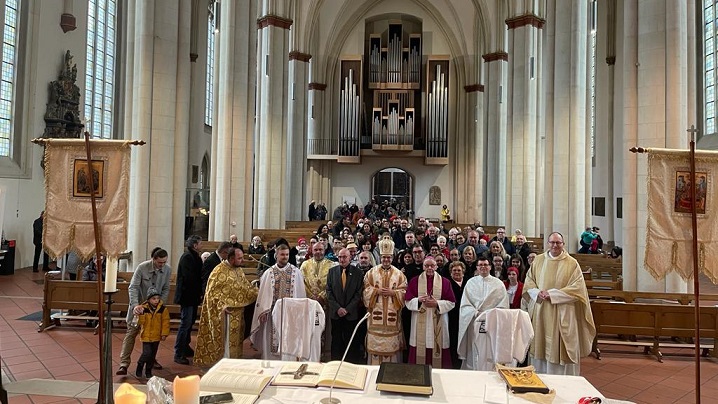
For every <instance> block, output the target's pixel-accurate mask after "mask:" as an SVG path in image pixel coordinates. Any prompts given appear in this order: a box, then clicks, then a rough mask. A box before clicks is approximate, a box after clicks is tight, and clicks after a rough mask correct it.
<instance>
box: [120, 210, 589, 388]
mask: <svg viewBox="0 0 718 404" xmlns="http://www.w3.org/2000/svg"><path fill="white" fill-rule="evenodd" d="M380 211H381V209H380ZM335 213H341V215H336V217H332V219H333V220H331V221H328V222H321V224H320V225H319V226H318V227H317V231H316V233H315V234H312V235H311V237H309V239H308V240H307V239H305V238H300V239H299V240H298V242H297V244H296V245H294V246H290V243H289V242H287V240H285V239H282V238H280V239H277V240H273V241H271V242H269V243H268V244H267V246H266V247H265V246H263V243H262V241H261V240H260V239H258V238H257V237H254V238H253V239H252V246H250V251H255V252H254V253H256V254H263V255H262V256H261V259H259V263H258V267H257V273H258V276H259V282H258V285H257V284H252V283H250V282H249V281H248V280H247V278H246V277H245V275H244V271H243V270H242V266H243V264H244V248H243V246H241V245H239V244H238V243H237V242H236V240H232V241H229V242H224V243H221V244H220V245H219V247H218V249H217V250H216V251H214V252H212V253H209V254H206V253H205V255H204V257H203V256H202V255H201V254H200V244H201V240H200V239H199V238H198V237H195V236H192V237H190V238H189V239H188V240H187V243H186V252H185V253H184V254H183V255H182V257H181V258H180V260H179V265H178V271H177V291H176V295H175V299H174V303H175V304H178V305H180V307H181V320H180V327H179V331H178V334H177V339H176V343H175V358H174V361H175V362H177V363H180V364H189V363H190V361H189V358H193V362H194V364H195V365H199V366H204V367H209V366H211V365H213V364H214V363H216V362H217V361H218V360H219V359H221V358H222V357H223V356H224V355H225V350H226V349H228V350H229V351H228V353H229V355H230V357H241V356H242V353H243V352H242V344H243V341H244V339H245V338H247V337H249V338H250V340H251V342H252V344H253V346H254V347H255V348H256V349H258V350H259V351H260V352H261V355H262V358H263V359H279V360H296V359H300V360H317V361H318V360H322V361H326V360H330V359H331V360H338V359H341V358H342V356H343V354H344V351H345V350H347V352H348V354H347V359H348V360H349V361H350V362H355V363H369V364H380V363H382V362H386V361H392V362H402V361H403V362H409V363H426V364H431V365H433V366H434V367H440V368H457V369H458V368H463V369H477V370H483V369H491V368H493V365H494V362H493V359H492V357H491V353H490V350H487V346H489V344H488V343H487V342H486V341H484V342H481V341H482V339H485V338H487V337H486V334H485V331H483V330H482V328H481V327H483V325H481V326H479V324H483V320H481V321H479V320H477V319H480V318H483V317H481V316H482V313H486V312H488V311H489V310H490V309H493V308H504V309H514V310H516V311H517V312H518V311H520V310H523V311H527V312H528V313H529V315H530V317H531V323H532V326H533V331H534V333H535V338H534V340H533V343H532V344H531V347H530V351H529V353H530V358H531V359H530V363H531V364H533V365H534V366H536V367H537V368H538V369H539V371H541V372H548V373H558V374H578V371H579V363H580V358H581V357H582V356H586V355H588V354H589V353H590V350H591V344H592V341H593V336H594V334H595V328H594V326H593V320H592V316H591V313H590V306H589V302H588V295H587V291H586V287H585V283H584V281H583V276H582V273H581V269H580V267H579V265H578V263H577V262H576V260H575V259H574V258H572V257H571V256H570V255H569V254H568V252H567V251H566V250H565V249H564V244H563V236H562V235H561V234H559V233H552V234H551V235H550V236H549V247H550V248H549V249H548V250H547V251H546V252H544V253H540V254H537V252H534V251H532V250H531V248H530V246H529V245H528V244H527V242H526V237H525V236H524V235H523V234H522V232H521V231H520V230H517V231H515V232H514V236H513V237H509V236H507V235H506V231H505V229H503V228H499V229H498V230H497V232H496V234H495V235H494V236H493V237H492V236H490V235H488V234H486V233H485V232H484V231H483V229H482V227H481V226H480V225H479V224H476V225H475V226H470V227H468V228H465V229H461V228H448V229H447V228H445V227H444V226H443V223H442V222H439V223H438V224H432V223H431V222H429V221H427V220H425V219H421V218H420V219H418V220H417V221H416V222H413V223H412V222H410V221H409V220H408V219H407V218H401V217H399V216H396V215H392V216H389V217H386V218H381V219H378V218H377V219H372V218H369V217H359V218H356V217H355V216H354V214H355V213H356V212H354V213H352V209H351V207H349V206H341V207H339V208H338V212H335ZM355 218H356V221H354V219H355ZM512 239H513V240H512ZM170 273H171V270H170V268H169V267H168V265H167V253H166V252H165V251H164V250H162V249H156V250H155V251H153V252H152V257H151V259H150V260H148V261H146V262H143V263H142V264H140V265H139V266H138V268H137V270H136V271H135V276H134V277H133V279H132V281H131V283H130V287H129V290H130V292H129V293H130V308H129V311H128V318H127V321H128V328H127V334H126V336H125V340H124V342H123V346H122V354H121V361H120V368H119V370H118V372H117V374H127V370H128V368H129V365H130V352H131V351H132V347H133V345H134V341H135V339H136V336H137V335H138V334H139V335H140V336H141V338H142V341H143V344H145V343H150V342H151V343H152V344H154V343H155V342H158V341H159V340H160V339H163V338H164V337H165V336H166V334H165V333H164V328H163V327H162V326H155V325H153V327H154V331H152V332H147V333H145V332H144V331H141V330H142V326H141V324H155V323H153V322H151V321H150V320H143V321H139V322H133V321H132V320H133V316H134V315H137V316H140V317H142V316H150V317H151V316H155V315H157V314H156V313H158V312H159V310H160V308H161V305H162V304H164V302H166V301H167V298H168V293H169V274H170ZM287 297H293V298H308V299H307V300H306V301H307V302H311V304H307V305H302V306H296V307H295V306H291V305H284V304H283V305H282V306H283V307H282V310H281V311H280V312H281V314H280V315H279V316H278V315H277V310H273V309H274V307H275V306H277V305H278V302H279V301H280V299H283V298H287ZM282 302H283V301H282ZM200 304H201V313H200V312H199V308H200ZM509 311H510V310H509ZM285 312H286V313H285ZM273 313H274V315H273ZM367 313H368V316H367V322H366V323H360V320H361V319H363V318H364V317H365V314H367ZM198 316H199V320H200V322H199V324H200V325H199V331H198V333H197V337H196V344H195V348H194V349H192V348H191V347H190V343H191V327H192V324H194V321H195V320H196V319H197V317H198ZM307 316H308V317H309V318H310V319H311V320H312V321H304V320H303V319H305V318H307ZM158 318H161V316H158ZM133 324H140V325H139V326H134V325H133ZM319 326H321V328H322V329H323V331H322V332H313V330H316V329H315V327H319ZM355 328H356V329H357V330H358V332H357V336H356V338H355V339H354V341H353V342H351V344H350V338H351V336H352V334H353V332H354V330H355ZM285 329H286V330H289V331H286V332H284V333H283V331H281V330H285ZM157 330H159V331H157ZM225 334H226V335H229V341H225ZM306 335H313V337H312V338H310V339H308V340H306V338H305V337H303V336H306ZM150 340H152V341H150ZM152 344H150V345H149V346H148V347H147V349H146V352H147V354H146V355H145V350H143V356H142V358H141V359H140V361H139V362H138V367H137V371H136V374H137V376H138V377H140V376H141V375H142V374H143V373H142V372H143V367H144V372H145V373H144V374H145V376H147V375H149V374H151V369H152V368H157V367H158V366H161V365H159V364H157V362H156V361H155V360H154V356H153V352H154V353H156V348H155V347H153V345H152ZM527 348H528V346H527ZM524 352H525V351H524ZM515 359H516V363H521V362H523V361H524V358H515ZM524 363H525V362H524Z"/></svg>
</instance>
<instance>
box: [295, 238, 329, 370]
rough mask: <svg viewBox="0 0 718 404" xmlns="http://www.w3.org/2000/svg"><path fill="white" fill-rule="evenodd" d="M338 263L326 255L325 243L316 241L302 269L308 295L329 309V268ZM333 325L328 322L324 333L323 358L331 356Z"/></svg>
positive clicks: (325, 308) (324, 308) (323, 307)
mask: <svg viewBox="0 0 718 404" xmlns="http://www.w3.org/2000/svg"><path fill="white" fill-rule="evenodd" d="M337 253H338V251H337ZM335 265H336V263H335V262H334V261H332V260H330V259H328V258H325V257H324V244H322V243H314V245H312V258H311V259H308V260H306V261H304V262H302V266H301V267H300V270H301V271H302V275H304V287H305V289H306V291H307V297H308V298H310V299H312V300H316V301H317V302H318V303H319V304H320V305H321V306H322V309H323V310H324V311H325V312H326V311H327V278H328V276H329V270H330V269H331V268H332V267H333V266H335ZM331 332H332V331H331V325H330V323H329V322H327V324H326V326H325V327H324V333H323V334H322V348H321V349H322V358H323V359H327V360H328V359H329V358H330V357H331V350H330V347H331Z"/></svg>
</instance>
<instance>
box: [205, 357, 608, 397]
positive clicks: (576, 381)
mask: <svg viewBox="0 0 718 404" xmlns="http://www.w3.org/2000/svg"><path fill="white" fill-rule="evenodd" d="M224 361H236V362H237V363H243V364H244V363H246V364H247V365H254V366H261V367H262V368H263V369H265V374H268V375H275V374H277V372H279V370H280V368H281V367H282V366H283V365H284V364H286V363H287V362H281V361H263V360H249V359H224ZM364 367H366V368H367V370H368V375H367V382H366V386H365V388H364V390H363V391H359V390H345V389H337V388H335V389H334V392H333V393H332V396H333V397H336V398H339V399H340V400H341V402H342V403H343V404H367V403H369V402H391V403H469V402H470V403H498V404H501V403H531V401H528V400H525V399H524V398H522V397H521V396H520V395H514V394H513V393H510V392H509V391H507V389H506V384H505V383H504V381H503V380H502V379H501V377H500V376H499V375H498V373H496V372H482V371H470V370H453V369H434V370H433V371H432V381H433V386H434V394H433V395H431V396H429V397H426V396H411V395H405V394H391V393H385V392H380V391H377V390H376V375H377V372H378V371H379V367H378V366H366V365H365V366H364ZM539 376H540V377H541V379H542V380H543V381H544V383H546V385H547V386H548V387H549V388H550V389H552V390H554V391H555V393H556V396H555V398H554V400H553V403H555V404H559V403H577V402H578V400H579V399H580V398H581V397H587V396H590V397H600V398H602V399H603V398H604V397H603V395H602V394H601V393H600V392H599V391H598V390H596V388H595V387H593V386H592V385H591V383H589V382H588V381H587V380H586V379H585V378H583V377H581V376H555V375H539ZM203 394H206V393H203ZM328 396H329V389H328V388H322V387H318V388H308V387H277V386H272V385H271V384H270V385H268V386H267V387H266V388H265V389H264V391H262V394H261V395H260V397H259V399H258V400H257V401H256V402H257V403H275V404H276V403H288V404H290V403H291V404H295V403H296V404H300V403H301V404H304V403H319V400H321V399H322V398H324V397H328Z"/></svg>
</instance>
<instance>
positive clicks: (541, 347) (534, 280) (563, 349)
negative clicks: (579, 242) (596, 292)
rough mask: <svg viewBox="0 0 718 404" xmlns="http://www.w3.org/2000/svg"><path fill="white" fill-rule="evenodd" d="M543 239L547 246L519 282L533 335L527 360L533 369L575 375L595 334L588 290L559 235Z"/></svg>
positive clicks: (577, 373)
mask: <svg viewBox="0 0 718 404" xmlns="http://www.w3.org/2000/svg"><path fill="white" fill-rule="evenodd" d="M548 242H549V245H550V249H549V250H548V251H547V252H545V253H543V254H541V255H538V256H537V257H536V258H535V259H534V262H533V264H532V265H531V269H529V272H528V274H527V275H526V282H525V283H524V297H525V298H530V299H531V300H530V303H529V309H528V313H529V316H530V317H531V323H532V325H533V328H534V334H535V336H534V341H533V343H532V344H531V350H530V355H531V356H530V357H531V364H532V365H533V366H534V367H535V368H536V371H537V372H538V373H549V374H559V375H574V376H578V375H579V374H580V363H581V358H582V357H584V356H588V355H589V354H590V353H591V346H592V344H593V338H594V336H595V335H596V327H595V325H594V323H593V315H592V314H591V305H590V303H589V301H588V291H587V290H586V283H585V282H584V280H583V274H582V273H581V267H580V266H579V264H578V262H577V261H576V260H575V259H574V258H573V257H571V256H570V255H569V254H568V252H566V250H564V249H563V236H562V235H561V233H558V232H554V233H551V235H550V236H549V238H548Z"/></svg>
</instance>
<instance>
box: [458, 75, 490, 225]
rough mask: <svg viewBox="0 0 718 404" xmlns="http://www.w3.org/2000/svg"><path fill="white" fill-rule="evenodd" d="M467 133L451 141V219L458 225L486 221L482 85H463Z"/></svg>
mask: <svg viewBox="0 0 718 404" xmlns="http://www.w3.org/2000/svg"><path fill="white" fill-rule="evenodd" d="M464 91H465V93H466V94H465V95H464V99H465V103H466V107H465V110H466V120H467V131H466V136H464V137H463V138H460V137H458V136H457V137H455V138H454V140H453V143H454V146H453V147H454V150H455V155H456V163H455V164H454V176H455V177H456V199H455V200H454V205H455V206H454V207H453V208H451V207H449V208H450V209H452V210H453V213H452V219H453V220H454V221H456V222H458V223H474V222H475V221H479V222H481V223H484V220H485V218H486V212H485V209H484V207H485V205H484V195H485V193H484V192H483V190H484V187H485V182H486V180H485V178H484V165H483V162H484V152H485V147H486V146H485V144H484V143H485V138H484V136H483V134H484V131H483V128H484V122H485V120H484V115H483V113H482V112H483V110H484V106H483V102H484V86H483V85H481V84H471V85H467V86H464Z"/></svg>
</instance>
